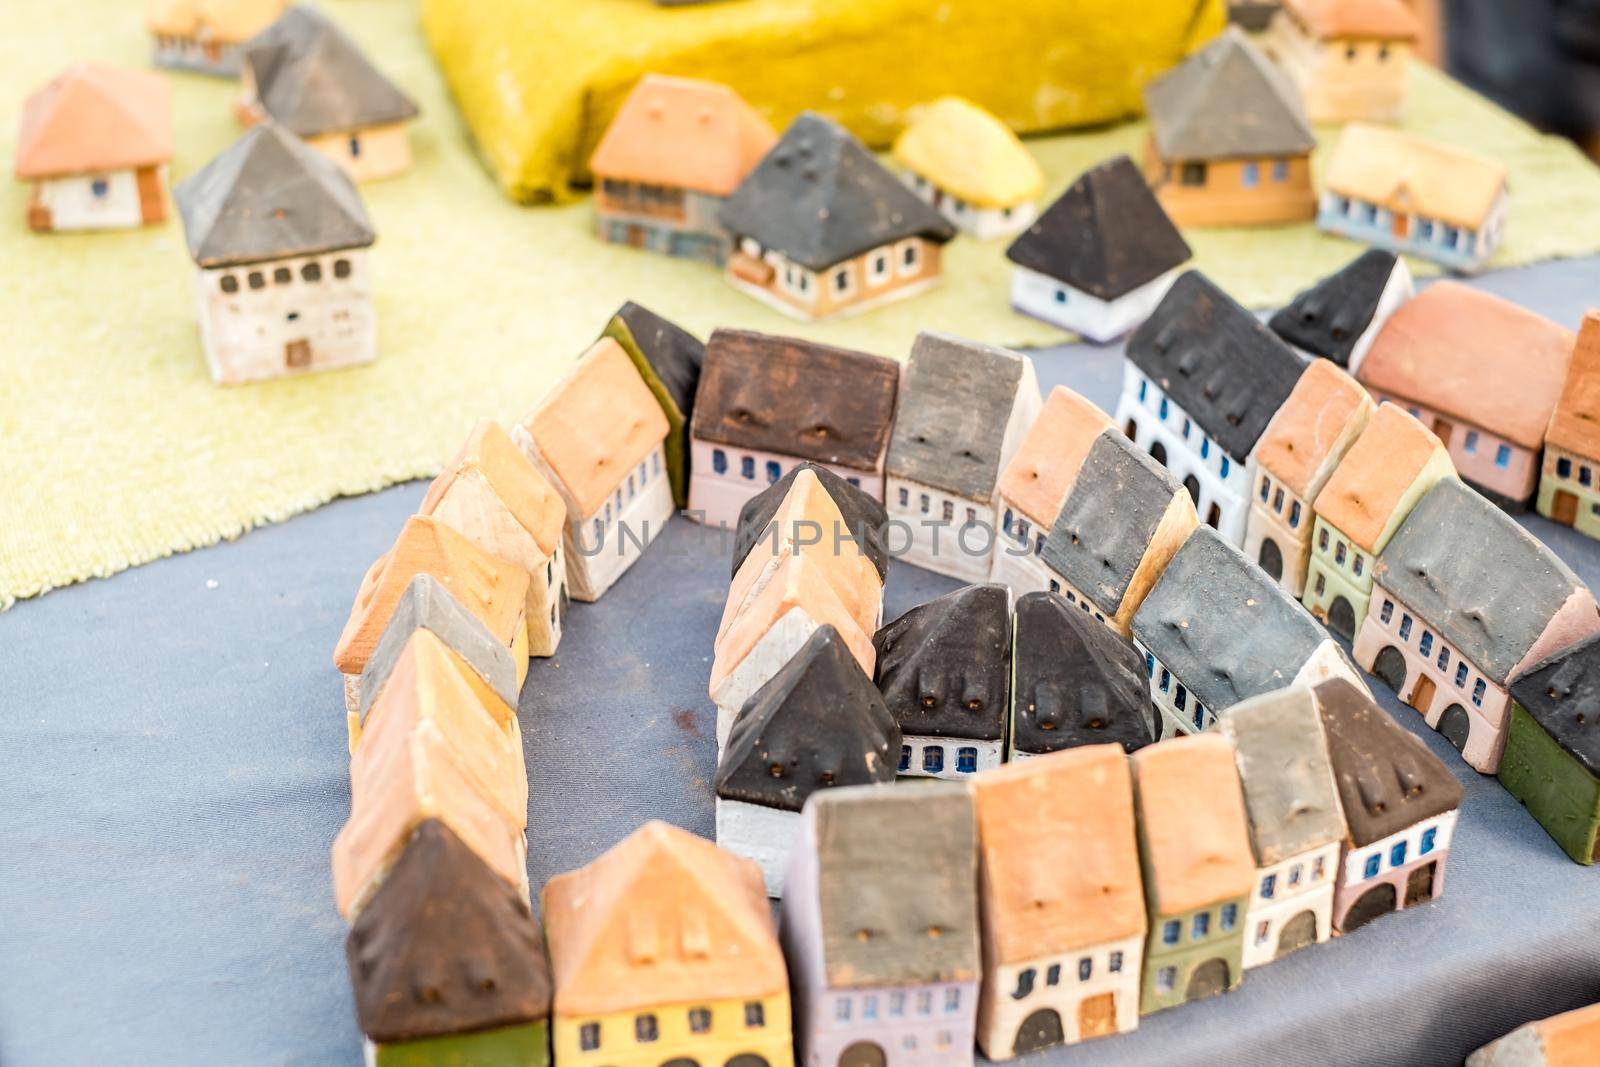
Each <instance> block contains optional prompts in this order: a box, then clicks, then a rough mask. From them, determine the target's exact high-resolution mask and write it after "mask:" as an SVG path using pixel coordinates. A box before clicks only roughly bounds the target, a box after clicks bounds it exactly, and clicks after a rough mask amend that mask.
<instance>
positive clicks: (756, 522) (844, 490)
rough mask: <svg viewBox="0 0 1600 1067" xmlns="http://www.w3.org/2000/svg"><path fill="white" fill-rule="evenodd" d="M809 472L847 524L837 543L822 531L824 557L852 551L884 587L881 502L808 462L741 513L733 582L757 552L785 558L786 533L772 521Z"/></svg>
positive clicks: (886, 558) (886, 557)
mask: <svg viewBox="0 0 1600 1067" xmlns="http://www.w3.org/2000/svg"><path fill="white" fill-rule="evenodd" d="M807 471H809V472H810V473H811V474H812V475H813V476H814V477H815V478H816V479H817V481H818V482H820V483H821V485H822V488H823V489H825V490H827V493H828V496H829V497H830V498H831V499H832V501H833V504H834V507H836V508H837V509H838V511H839V518H840V519H841V520H842V523H843V529H842V530H841V531H838V532H837V537H835V536H834V535H835V532H836V531H833V530H828V529H823V530H822V531H820V532H821V535H822V538H823V540H822V541H821V542H818V543H819V544H824V545H826V548H824V551H826V552H833V553H834V554H835V555H837V554H840V553H842V552H843V551H844V549H845V547H846V546H847V545H853V546H854V547H855V548H856V550H857V551H859V552H861V553H862V554H863V555H865V556H866V557H867V559H868V560H869V561H870V562H871V563H872V566H873V567H874V568H875V569H876V570H877V572H878V578H879V582H880V584H881V583H882V580H883V579H884V578H886V577H887V576H888V573H889V551H888V548H887V546H885V544H884V541H883V534H884V526H885V524H886V523H887V522H888V521H889V515H888V512H886V511H885V510H884V508H883V502H882V501H881V500H879V499H878V498H876V497H871V496H868V495H867V494H866V493H865V492H864V491H862V490H861V489H858V488H856V487H855V486H853V485H851V484H850V483H849V482H847V481H845V480H844V479H843V478H841V477H839V476H838V475H837V474H835V473H833V472H832V471H830V470H829V469H828V468H826V467H823V466H819V465H818V464H815V463H810V462H806V463H801V464H800V465H798V466H796V467H792V468H790V470H789V473H788V474H785V475H784V476H783V477H782V478H779V479H778V480H777V481H776V482H774V483H773V484H772V485H769V486H767V487H766V488H765V489H763V490H761V492H759V493H757V494H756V495H755V496H753V497H751V498H750V499H749V500H748V501H747V502H746V503H745V506H744V507H743V509H741V510H740V512H739V525H738V527H737V528H736V529H735V531H734V544H733V574H734V576H735V577H737V576H738V574H739V572H740V571H741V570H743V569H744V564H745V561H746V560H747V559H749V558H750V554H751V553H752V552H754V551H758V550H759V551H761V552H764V553H766V554H768V555H769V556H778V555H780V554H781V538H780V535H781V534H782V533H784V531H783V530H781V529H774V528H773V526H772V520H773V519H774V518H775V517H776V516H777V514H778V512H779V511H781V510H783V506H784V502H785V501H787V500H788V499H789V493H790V491H791V490H792V489H793V488H794V483H795V482H797V481H799V480H801V479H802V478H804V477H805V472H807ZM792 532H793V531H791V534H792Z"/></svg>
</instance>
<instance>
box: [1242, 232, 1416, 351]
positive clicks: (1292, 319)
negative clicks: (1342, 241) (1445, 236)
mask: <svg viewBox="0 0 1600 1067" xmlns="http://www.w3.org/2000/svg"><path fill="white" fill-rule="evenodd" d="M1411 297H1412V284H1411V271H1410V269H1408V268H1407V267H1406V261H1405V260H1403V259H1401V258H1400V257H1399V256H1397V255H1395V254H1394V253H1393V252H1386V251H1384V250H1383V249H1381V248H1369V249H1367V250H1366V251H1365V252H1363V253H1361V254H1360V255H1359V256H1357V257H1356V258H1355V259H1353V260H1351V261H1350V262H1349V263H1347V264H1345V265H1344V266H1343V267H1340V268H1339V269H1338V270H1337V271H1335V272H1334V273H1332V274H1330V275H1328V276H1327V277H1326V278H1323V279H1322V280H1321V281H1319V282H1317V283H1316V284H1315V285H1313V286H1312V287H1311V288H1309V289H1307V290H1305V291H1304V292H1302V293H1299V294H1297V295H1296V296H1295V298H1294V299H1293V300H1292V301H1290V302H1289V304H1288V306H1287V307H1284V308H1282V309H1281V310H1279V311H1278V312H1277V313H1276V314H1274V315H1273V316H1272V318H1271V319H1270V320H1269V321H1268V322H1267V326H1268V327H1269V328H1270V329H1271V330H1272V332H1273V333H1275V334H1277V335H1278V336H1279V337H1281V338H1283V339H1284V340H1285V341H1287V342H1288V343H1289V344H1290V345H1291V346H1293V347H1294V348H1295V350H1296V351H1298V352H1301V353H1303V354H1305V355H1307V356H1311V357H1316V358H1321V359H1327V360H1332V361H1333V362H1334V363H1336V364H1338V365H1339V366H1341V367H1343V368H1345V369H1346V370H1348V371H1349V372H1350V373H1351V374H1355V373H1356V372H1357V371H1359V370H1360V369H1361V361H1362V360H1363V359H1365V358H1366V355H1367V350H1368V349H1370V348H1371V347H1372V342H1373V341H1374V340H1376V339H1377V336H1378V332H1379V331H1380V330H1382V329H1383V325H1384V323H1386V322H1388V321H1389V316H1390V315H1393V314H1394V313H1395V311H1396V309H1398V308H1399V307H1400V305H1401V304H1403V303H1405V302H1406V301H1407V300H1410V299H1411Z"/></svg>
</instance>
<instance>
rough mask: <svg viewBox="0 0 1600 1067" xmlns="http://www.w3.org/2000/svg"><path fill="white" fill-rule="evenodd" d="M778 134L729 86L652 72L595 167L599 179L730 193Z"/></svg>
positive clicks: (607, 136)
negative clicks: (617, 179)
mask: <svg viewBox="0 0 1600 1067" xmlns="http://www.w3.org/2000/svg"><path fill="white" fill-rule="evenodd" d="M777 139H778V135H777V133H776V132H775V131H774V130H773V129H772V126H771V125H770V124H769V123H768V122H767V120H766V119H765V118H763V117H762V116H761V114H760V112H758V111H756V109H755V108H753V107H751V106H750V105H749V104H748V103H746V102H745V99H744V97H742V96H740V95H739V94H738V93H736V92H734V91H733V90H732V89H730V88H728V87H727V86H726V85H719V84H718V83H716V82H711V81H702V80H701V79H699V78H677V77H673V76H671V75H667V74H646V75H645V76H644V77H642V78H640V79H639V81H638V83H637V84H635V85H634V87H633V90H632V91H631V92H630V93H628V96H627V98H626V99H625V100H623V101H622V106H621V107H619V108H618V109H617V114H616V117H615V118H613V119H612V120H611V124H610V125H609V126H607V127H606V132H605V133H604V135H602V136H601V138H600V144H599V145H598V146H596V148H595V150H594V155H592V156H590V157H589V169H590V170H591V171H593V172H594V174H595V176H596V177H600V178H620V179H622V180H623V181H633V182H647V183H651V184H655V185H667V186H673V187H676V188H679V189H692V190H695V191H696V192H702V193H709V194H711V195H712V196H727V195H728V194H729V193H731V192H733V191H734V189H736V188H738V186H739V183H740V182H742V181H744V179H745V175H747V174H749V173H750V171H751V170H752V169H754V167H755V165H756V164H757V163H758V162H760V160H761V157H762V156H763V155H765V154H766V152H767V149H769V148H771V147H772V144H773V142H774V141H776V140H777Z"/></svg>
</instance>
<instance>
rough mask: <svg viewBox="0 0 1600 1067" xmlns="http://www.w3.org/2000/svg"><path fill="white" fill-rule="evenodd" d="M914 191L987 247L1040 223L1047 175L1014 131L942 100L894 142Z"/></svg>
mask: <svg viewBox="0 0 1600 1067" xmlns="http://www.w3.org/2000/svg"><path fill="white" fill-rule="evenodd" d="M893 155H894V161H895V162H896V163H898V164H899V165H900V167H901V168H902V170H903V171H904V177H905V180H906V184H907V185H910V186H911V188H912V189H914V190H915V191H916V193H917V195H918V196H920V197H922V199H924V200H926V201H927V202H928V203H930V204H932V205H933V206H934V207H936V208H938V209H939V210H940V211H941V212H943V214H944V217H945V218H947V219H949V220H950V221H951V222H953V223H955V224H956V226H958V227H959V228H960V229H961V230H962V232H964V233H969V234H971V235H972V236H974V237H976V238H978V239H979V240H987V239H989V238H991V237H1003V236H1005V235H1006V234H1009V233H1016V232H1017V231H1018V230H1020V229H1022V228H1023V227H1024V226H1026V225H1027V224H1028V223H1029V222H1031V221H1033V215H1034V211H1035V207H1034V201H1036V200H1037V199H1038V198H1039V193H1040V192H1041V191H1043V189H1044V172H1043V171H1042V170H1040V169H1039V163H1038V161H1037V160H1035V159H1034V158H1033V156H1032V154H1031V153H1029V151H1028V150H1027V149H1026V148H1024V147H1023V146H1022V142H1021V141H1019V140H1017V135H1016V134H1014V133H1012V132H1011V129H1010V127H1008V126H1007V125H1006V124H1005V123H1003V122H1001V121H1000V120H999V119H997V118H995V117H994V116H993V115H991V114H990V113H989V112H987V111H985V110H984V109H983V108H981V107H979V106H978V105H977V104H974V103H973V102H972V101H970V100H964V99H962V98H961V97H959V96H945V97H940V98H939V99H938V100H935V101H934V102H933V103H931V104H928V105H927V106H925V107H922V108H917V109H913V110H912V113H911V121H910V123H909V124H907V126H906V128H905V129H904V130H903V131H901V133H900V136H899V137H898V138H896V139H895V142H894V152H893Z"/></svg>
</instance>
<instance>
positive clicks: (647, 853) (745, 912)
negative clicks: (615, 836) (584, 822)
mask: <svg viewBox="0 0 1600 1067" xmlns="http://www.w3.org/2000/svg"><path fill="white" fill-rule="evenodd" d="M542 903H543V908H542V911H543V914H544V924H545V935H546V938H547V940H548V942H549V945H550V969H551V972H552V973H553V974H554V975H555V984H556V996H555V1002H554V1005H553V1008H554V1010H553V1013H552V1024H551V1025H552V1037H553V1040H552V1045H553V1046H554V1049H555V1061H556V1063H558V1064H565V1065H567V1067H582V1065H584V1064H590V1063H594V1064H615V1065H617V1067H656V1065H658V1064H662V1063H670V1062H672V1061H673V1060H674V1059H675V1058H680V1057H685V1058H693V1059H694V1060H695V1062H697V1063H719V1064H720V1063H734V1062H736V1063H738V1064H740V1065H743V1064H754V1063H756V1062H757V1061H758V1060H759V1061H760V1062H763V1063H766V1064H768V1067H790V1065H791V1064H793V1062H794V1057H793V1052H792V1049H791V1046H790V1032H791V1031H790V1026H789V978H788V975H787V974H786V973H785V972H784V966H783V953H782V952H781V951H780V949H779V948H778V939H777V937H776V931H775V930H774V929H773V924H772V913H771V912H770V911H769V910H768V906H767V898H766V894H765V893H763V892H762V891H761V872H760V871H759V870H757V868H756V865H755V864H754V863H751V862H750V861H749V860H745V859H740V858H739V857H737V856H731V855H729V854H728V853H726V852H724V851H722V850H721V849H719V848H717V847H716V846H715V845H713V844H712V843H711V842H709V841H706V840H704V839H702V838H699V837H696V836H695V835H693V834H691V833H688V832H687V831H684V830H679V829H678V828H677V827H674V826H668V825H667V824H666V823H663V822H657V821H653V820H652V821H651V822H647V823H645V824H644V825H643V826H641V827H640V828H639V829H637V830H635V831H634V832H633V833H632V834H629V835H628V836H627V837H626V838H624V839H623V840H622V841H621V842H620V843H618V844H617V845H616V846H614V847H613V848H612V849H611V850H610V851H608V852H606V853H605V854H604V855H602V856H600V858H598V859H596V860H594V861H593V862H592V863H589V864H588V865H586V866H583V867H579V868H578V869H577V870H575V871H569V872H567V873H566V874H562V875H557V876H556V877H555V878H552V879H550V881H549V882H547V883H546V884H545V887H544V893H543V897H542Z"/></svg>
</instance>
